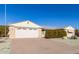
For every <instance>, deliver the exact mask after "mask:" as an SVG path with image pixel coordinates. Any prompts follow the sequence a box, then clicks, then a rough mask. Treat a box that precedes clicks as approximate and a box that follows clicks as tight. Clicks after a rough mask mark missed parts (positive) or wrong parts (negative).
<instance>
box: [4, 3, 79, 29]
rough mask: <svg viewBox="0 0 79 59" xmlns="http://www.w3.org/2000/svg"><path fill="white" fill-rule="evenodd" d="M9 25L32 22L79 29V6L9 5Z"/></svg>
mask: <svg viewBox="0 0 79 59" xmlns="http://www.w3.org/2000/svg"><path fill="white" fill-rule="evenodd" d="M6 7H7V11H6V12H7V24H11V23H16V22H21V21H25V20H31V21H33V22H35V23H37V24H39V25H41V26H47V27H64V26H68V25H71V26H73V27H75V28H79V5H78V4H75V5H73V4H64V5H63V4H7V5H6Z"/></svg>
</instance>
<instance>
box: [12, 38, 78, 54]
mask: <svg viewBox="0 0 79 59" xmlns="http://www.w3.org/2000/svg"><path fill="white" fill-rule="evenodd" d="M11 53H14V54H15V53H17V54H19V53H20V54H28V53H29V54H63V53H64V54H72V53H79V46H77V45H76V46H73V45H71V44H68V43H66V41H63V40H58V39H44V38H41V39H33V38H32V39H11Z"/></svg>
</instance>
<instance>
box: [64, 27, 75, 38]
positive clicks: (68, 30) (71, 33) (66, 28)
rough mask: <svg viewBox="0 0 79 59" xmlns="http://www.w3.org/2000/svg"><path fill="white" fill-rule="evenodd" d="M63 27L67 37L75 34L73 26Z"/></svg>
mask: <svg viewBox="0 0 79 59" xmlns="http://www.w3.org/2000/svg"><path fill="white" fill-rule="evenodd" d="M64 29H65V31H66V33H67V37H68V38H70V37H72V36H75V28H73V27H72V26H68V27H65V28H64Z"/></svg>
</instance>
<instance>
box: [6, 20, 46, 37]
mask: <svg viewBox="0 0 79 59" xmlns="http://www.w3.org/2000/svg"><path fill="white" fill-rule="evenodd" d="M8 35H9V38H42V37H44V35H45V34H44V33H43V31H42V27H41V26H39V25H37V24H35V23H33V22H31V21H24V22H19V23H15V24H10V25H9V33H8Z"/></svg>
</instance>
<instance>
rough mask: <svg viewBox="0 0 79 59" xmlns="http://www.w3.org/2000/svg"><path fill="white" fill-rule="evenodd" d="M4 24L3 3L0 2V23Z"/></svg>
mask: <svg viewBox="0 0 79 59" xmlns="http://www.w3.org/2000/svg"><path fill="white" fill-rule="evenodd" d="M4 24H5V5H4V4H0V25H4Z"/></svg>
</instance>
